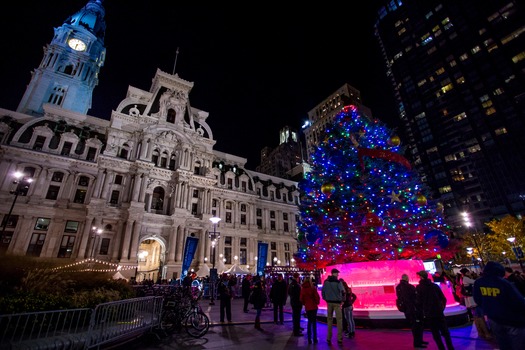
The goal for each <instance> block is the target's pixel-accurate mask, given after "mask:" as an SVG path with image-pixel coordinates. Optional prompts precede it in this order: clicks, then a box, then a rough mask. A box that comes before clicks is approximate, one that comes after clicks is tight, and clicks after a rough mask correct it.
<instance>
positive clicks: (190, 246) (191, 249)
mask: <svg viewBox="0 0 525 350" xmlns="http://www.w3.org/2000/svg"><path fill="white" fill-rule="evenodd" d="M198 244H199V239H198V238H195V237H187V238H186V245H185V246H184V258H183V260H182V274H181V279H184V277H185V276H186V275H187V274H188V269H189V268H190V265H191V262H192V261H193V257H194V256H195V252H196V251H197V246H198Z"/></svg>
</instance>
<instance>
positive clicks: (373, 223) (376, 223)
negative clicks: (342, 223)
mask: <svg viewBox="0 0 525 350" xmlns="http://www.w3.org/2000/svg"><path fill="white" fill-rule="evenodd" d="M361 225H362V226H366V227H381V226H383V219H381V218H380V217H379V216H377V215H376V214H374V213H366V214H365V216H364V217H363V221H361Z"/></svg>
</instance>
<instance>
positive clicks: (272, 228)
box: [270, 220, 275, 231]
mask: <svg viewBox="0 0 525 350" xmlns="http://www.w3.org/2000/svg"><path fill="white" fill-rule="evenodd" d="M270 230H272V231H275V221H273V220H271V221H270Z"/></svg>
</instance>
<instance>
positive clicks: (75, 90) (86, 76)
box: [17, 0, 106, 116]
mask: <svg viewBox="0 0 525 350" xmlns="http://www.w3.org/2000/svg"><path fill="white" fill-rule="evenodd" d="M104 15H105V10H104V7H103V6H102V0H89V1H88V3H87V4H86V6H84V7H83V8H82V9H81V10H80V11H78V12H77V13H75V14H74V15H73V16H71V17H69V18H68V19H66V21H65V22H64V23H63V24H62V26H60V27H58V28H55V35H54V36H53V39H52V41H51V43H50V44H48V45H47V46H46V47H44V58H43V59H42V61H41V63H40V66H39V67H38V68H36V69H35V70H34V71H33V72H32V77H31V81H30V83H29V85H28V86H27V88H26V91H25V93H24V96H23V97H22V99H21V101H20V104H19V105H18V108H17V112H20V113H25V114H30V115H34V116H41V115H43V114H44V109H43V105H44V104H47V103H49V104H53V105H56V106H59V107H62V108H64V109H67V110H71V111H73V112H77V113H81V114H87V112H88V110H89V109H90V108H91V101H92V97H93V89H94V88H95V86H97V84H98V74H99V72H100V68H101V67H102V66H103V65H104V60H105V58H106V48H105V46H104V35H105V32H106V23H105V21H104Z"/></svg>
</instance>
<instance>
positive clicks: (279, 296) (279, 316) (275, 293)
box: [270, 273, 288, 324]
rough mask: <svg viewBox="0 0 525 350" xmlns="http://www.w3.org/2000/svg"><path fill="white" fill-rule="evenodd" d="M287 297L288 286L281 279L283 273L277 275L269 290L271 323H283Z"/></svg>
mask: <svg viewBox="0 0 525 350" xmlns="http://www.w3.org/2000/svg"><path fill="white" fill-rule="evenodd" d="M287 297H288V286H287V285H286V282H285V280H284V279H283V274H282V273H280V274H278V275H277V279H276V280H275V281H274V282H273V283H272V289H271V290H270V301H271V302H272V304H273V323H275V324H284V309H283V307H284V304H286V298H287Z"/></svg>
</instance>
